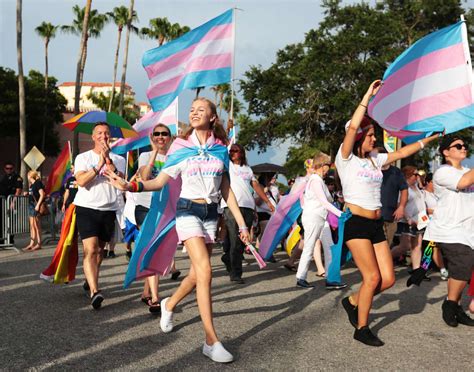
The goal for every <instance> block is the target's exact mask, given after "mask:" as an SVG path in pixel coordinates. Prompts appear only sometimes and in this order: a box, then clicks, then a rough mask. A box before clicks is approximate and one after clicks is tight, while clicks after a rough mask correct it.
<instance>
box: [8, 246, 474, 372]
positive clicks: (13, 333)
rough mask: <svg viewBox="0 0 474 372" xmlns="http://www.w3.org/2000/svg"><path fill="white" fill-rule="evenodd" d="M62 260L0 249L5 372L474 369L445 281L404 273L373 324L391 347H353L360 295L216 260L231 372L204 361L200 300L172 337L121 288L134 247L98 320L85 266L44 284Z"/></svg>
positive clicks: (354, 280) (135, 290)
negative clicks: (448, 311) (447, 313)
mask: <svg viewBox="0 0 474 372" xmlns="http://www.w3.org/2000/svg"><path fill="white" fill-rule="evenodd" d="M24 242H26V241H24ZM19 243H22V242H21V241H19ZM19 245H20V244H19ZM53 252H54V246H48V247H45V248H44V249H42V250H40V251H37V252H33V253H17V252H15V251H11V250H1V249H0V311H1V319H2V321H1V327H0V335H1V344H0V345H1V346H0V369H2V370H26V369H29V370H98V369H100V370H124V371H125V370H126V371H128V370H151V369H160V370H163V371H198V370H201V371H217V370H219V371H221V370H237V371H296V370H298V371H319V370H338V371H340V370H351V371H353V370H413V369H417V370H420V371H468V370H472V361H473V356H474V353H473V350H474V337H473V335H474V333H473V330H472V328H471V329H470V328H468V327H466V326H461V325H460V326H459V327H457V328H450V327H448V326H447V325H446V324H444V322H443V321H442V319H441V303H442V301H443V298H444V297H445V295H446V283H445V282H442V281H441V280H440V277H439V274H438V273H433V274H432V275H431V277H432V281H431V282H423V283H422V284H421V286H420V287H412V288H407V287H406V284H405V283H406V279H407V275H408V274H407V270H406V268H397V269H396V274H397V283H396V285H395V286H394V287H393V288H391V289H390V290H388V291H387V292H386V293H384V294H382V295H381V296H378V297H377V298H376V299H375V301H374V306H373V312H372V314H371V317H370V320H371V328H372V329H373V331H374V332H375V333H377V334H378V335H379V337H380V338H381V339H382V340H383V341H385V346H383V347H381V348H372V347H368V346H365V345H363V344H361V343H359V342H356V341H354V340H353V338H352V335H353V328H352V326H351V325H350V324H349V322H348V320H347V317H346V314H345V312H344V310H343V309H342V306H341V305H340V301H341V299H342V298H343V297H344V296H347V294H348V292H349V290H350V289H349V288H348V289H347V290H343V291H327V290H326V289H325V287H324V280H323V279H320V278H317V277H316V275H315V272H314V271H312V272H310V273H309V277H308V279H309V281H310V282H314V283H315V284H316V287H315V288H314V289H309V290H308V289H301V288H297V287H296V286H295V277H294V273H290V272H288V271H287V270H285V269H284V268H283V264H284V262H285V259H286V258H287V257H286V254H285V253H284V252H278V253H277V254H276V257H277V260H278V261H277V262H276V263H272V264H269V265H268V267H267V268H266V269H264V270H259V269H258V266H257V265H256V263H255V262H254V261H253V260H252V258H251V256H249V257H248V261H249V262H250V264H249V265H244V277H245V280H246V283H245V284H243V285H242V284H240V285H239V284H233V283H231V282H230V281H229V278H228V276H227V273H226V271H225V267H224V265H223V264H222V263H221V261H220V255H219V249H216V250H215V252H214V254H213V256H212V263H213V300H214V302H213V307H214V316H215V326H216V329H217V332H218V335H219V337H220V339H221V340H222V342H223V344H224V345H225V346H226V348H228V350H229V351H231V352H232V353H233V355H234V357H235V362H234V363H232V364H228V365H225V366H223V365H220V364H218V363H214V362H212V361H211V360H209V359H207V358H206V357H204V356H203V355H202V354H201V348H202V343H203V341H204V336H203V331H202V327H201V323H200V318H199V314H198V308H197V304H196V300H195V296H194V294H192V295H190V296H189V297H188V298H186V299H185V300H184V301H183V302H182V304H181V305H180V306H179V307H178V308H177V311H176V314H175V330H174V331H173V332H172V333H169V334H164V333H162V332H161V330H160V328H159V318H158V317H156V316H153V315H152V314H150V313H149V312H148V310H147V307H146V306H145V305H144V304H143V303H142V302H141V301H140V293H141V290H142V283H141V282H138V283H134V284H133V285H132V286H131V287H130V288H129V289H127V290H124V289H123V288H122V283H123V279H124V273H125V271H126V268H127V261H126V259H125V256H124V248H123V245H119V246H118V247H117V249H116V252H117V253H118V257H116V258H114V259H106V260H105V261H104V263H103V266H102V270H101V279H100V282H101V287H102V290H103V294H104V296H105V301H104V303H103V307H102V308H101V309H100V310H99V311H94V310H92V308H91V306H90V304H89V301H88V299H87V298H86V296H85V295H84V292H83V290H82V283H83V280H84V276H83V272H82V265H81V264H79V267H78V273H77V274H78V275H77V279H76V280H75V281H74V282H72V283H70V284H68V285H52V284H49V283H46V282H44V281H42V280H40V279H39V273H40V272H41V271H42V270H43V269H44V268H46V267H47V266H48V265H49V263H50V260H51V257H52V255H53ZM176 264H177V267H178V268H179V269H180V270H181V272H182V273H183V275H184V274H186V272H187V270H188V267H189V260H188V258H187V256H186V254H183V253H182V252H179V253H178V255H177V259H176ZM343 278H344V280H345V281H346V282H347V283H349V284H350V287H352V288H353V289H354V288H357V286H358V283H359V281H360V277H359V274H358V273H357V271H356V270H355V269H354V267H349V268H346V269H344V270H343ZM178 284H179V283H178V282H177V281H173V280H171V279H170V278H165V279H163V280H162V281H161V284H160V296H162V297H166V296H169V295H170V294H171V293H172V292H173V291H174V290H175V289H176V287H177V286H178ZM467 301H468V298H466V297H465V298H464V299H463V305H464V307H466V305H467Z"/></svg>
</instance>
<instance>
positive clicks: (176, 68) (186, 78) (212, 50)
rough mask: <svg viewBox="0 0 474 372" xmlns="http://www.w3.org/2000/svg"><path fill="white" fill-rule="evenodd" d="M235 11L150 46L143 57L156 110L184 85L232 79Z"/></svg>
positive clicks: (150, 97)
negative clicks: (167, 40)
mask: <svg viewBox="0 0 474 372" xmlns="http://www.w3.org/2000/svg"><path fill="white" fill-rule="evenodd" d="M233 19H234V14H233V9H229V10H228V11H226V12H225V13H222V14H221V15H219V16H218V17H216V18H214V19H211V20H210V21H208V22H207V23H204V24H203V25H201V26H199V27H197V28H195V29H193V30H191V31H189V32H188V33H186V34H184V35H183V36H181V37H179V38H177V39H175V40H172V41H170V42H169V43H166V44H165V45H163V46H161V47H158V48H154V49H151V50H148V51H147V52H145V54H144V55H143V58H142V64H143V67H144V68H145V71H146V73H147V74H148V78H149V79H150V87H149V88H148V90H147V96H148V99H149V100H150V104H151V106H152V108H153V111H155V112H156V111H160V110H164V109H165V108H166V107H168V105H170V104H171V102H173V100H174V99H175V98H176V97H178V95H179V93H180V92H182V91H183V90H184V89H195V88H198V87H206V86H213V85H219V84H223V83H227V82H229V81H230V80H231V71H232V67H233V50H234V27H233V26H234V22H233Z"/></svg>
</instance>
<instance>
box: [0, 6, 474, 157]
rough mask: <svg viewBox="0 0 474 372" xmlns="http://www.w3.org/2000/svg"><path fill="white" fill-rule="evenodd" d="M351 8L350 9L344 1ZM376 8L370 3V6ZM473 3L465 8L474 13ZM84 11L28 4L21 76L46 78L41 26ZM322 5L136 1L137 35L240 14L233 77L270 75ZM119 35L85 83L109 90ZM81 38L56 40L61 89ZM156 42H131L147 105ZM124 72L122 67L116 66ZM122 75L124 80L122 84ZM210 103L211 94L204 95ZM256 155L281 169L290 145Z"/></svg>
mask: <svg viewBox="0 0 474 372" xmlns="http://www.w3.org/2000/svg"><path fill="white" fill-rule="evenodd" d="M346 2H347V1H346ZM371 2H373V1H371ZM473 2H474V0H470V1H468V2H467V5H472V3H473ZM75 4H78V5H80V6H84V5H85V0H81V1H80V0H41V1H38V0H23V63H24V71H25V72H28V71H29V70H30V69H36V70H39V71H41V72H43V71H44V45H43V40H42V39H41V38H40V37H39V36H38V35H37V34H36V33H35V31H34V29H35V27H37V26H38V25H39V24H40V23H41V22H42V21H46V22H51V23H53V24H55V25H65V24H70V23H71V22H72V19H73V13H72V7H73V6H74V5H75ZM319 4H320V1H316V0H272V1H271V0H241V1H226V0H186V1H183V0H153V1H152V0H135V10H136V11H137V13H138V17H139V23H138V26H139V27H144V26H147V25H148V21H149V19H151V18H156V17H167V18H168V19H169V20H170V21H171V22H173V23H174V22H178V23H180V24H182V25H187V26H189V27H191V28H194V27H196V26H198V25H200V24H202V23H204V22H206V21H207V20H209V19H211V18H213V17H215V16H217V15H219V14H221V13H223V12H224V11H226V10H227V9H229V8H232V7H237V8H241V9H243V11H239V12H237V23H236V57H235V66H236V68H235V77H236V78H237V79H239V78H242V77H243V73H244V72H245V71H246V70H248V68H249V66H251V65H262V66H263V67H268V66H269V65H270V64H271V63H272V62H273V61H274V60H275V54H276V52H277V51H278V50H279V49H282V48H284V47H285V46H286V45H287V44H290V43H295V42H299V41H301V40H303V38H304V34H305V33H306V32H307V31H309V30H310V29H312V28H315V27H317V25H318V23H319V22H320V21H321V20H322V18H323V14H322V9H321V7H320V5H319ZM120 5H125V6H127V7H128V5H129V1H128V0H93V1H92V6H93V8H95V9H98V10H99V11H100V12H102V13H103V12H107V11H111V10H112V8H113V7H115V6H120ZM15 12H16V1H15V0H0V66H4V67H9V68H12V69H14V70H16V69H17V62H16V35H15V16H16V13H15ZM116 37H117V30H116V27H115V25H113V24H109V25H107V26H106V28H105V29H104V31H103V33H102V36H101V37H100V38H99V39H91V40H89V48H88V59H87V64H86V69H85V74H84V81H95V82H111V81H112V72H113V61H114V53H115V46H116ZM79 43H80V38H79V37H77V36H73V35H65V34H61V33H60V34H58V36H57V37H56V38H55V39H53V40H52V41H51V43H50V46H49V73H50V75H53V76H55V77H56V78H57V79H58V80H59V82H64V81H74V80H75V73H76V60H77V53H78V48H79ZM156 45H157V44H156V42H155V41H152V40H143V39H139V38H138V37H137V36H135V35H132V37H131V42H130V50H129V60H128V66H129V67H128V70H127V83H128V84H130V85H131V86H132V87H133V89H134V91H135V93H136V98H137V100H139V101H146V96H145V90H146V88H147V86H148V79H147V76H146V74H145V71H144V70H143V68H142V66H141V56H142V54H143V53H144V52H145V51H146V50H148V49H151V48H153V47H156ZM119 66H121V62H119ZM120 74H121V71H120V68H119V79H120ZM203 94H204V95H208V96H209V97H211V98H213V94H212V93H211V92H204V93H203ZM193 96H194V93H191V92H185V93H183V94H182V95H181V96H180V113H179V118H180V120H181V121H185V122H187V111H188V107H189V105H190V102H191V99H192V97H193ZM276 147H277V148H276V149H275V150H268V151H267V152H266V153H264V154H260V155H257V153H256V152H255V151H252V152H251V154H250V156H249V159H250V162H251V163H252V164H256V163H260V162H266V161H271V162H275V163H277V164H282V163H284V161H285V157H286V149H287V148H288V144H287V143H285V144H282V145H278V146H276Z"/></svg>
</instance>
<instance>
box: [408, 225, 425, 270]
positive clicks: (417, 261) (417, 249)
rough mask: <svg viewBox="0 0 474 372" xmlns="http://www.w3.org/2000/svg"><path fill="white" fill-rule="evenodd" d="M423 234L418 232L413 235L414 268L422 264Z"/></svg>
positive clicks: (412, 257)
mask: <svg viewBox="0 0 474 372" xmlns="http://www.w3.org/2000/svg"><path fill="white" fill-rule="evenodd" d="M422 239H423V236H422V235H421V234H417V235H416V236H414V237H411V238H410V240H411V268H412V269H413V270H416V269H418V268H419V267H420V266H421V255H422V253H421V242H422Z"/></svg>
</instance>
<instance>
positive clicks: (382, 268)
mask: <svg viewBox="0 0 474 372" xmlns="http://www.w3.org/2000/svg"><path fill="white" fill-rule="evenodd" d="M346 244H347V246H348V247H349V249H350V251H351V253H352V256H353V257H354V261H355V263H356V265H357V268H358V269H359V270H360V272H361V274H362V285H361V287H360V289H359V292H357V293H355V294H354V295H352V296H350V301H351V303H352V304H353V305H357V306H358V316H359V319H358V325H359V328H360V327H363V326H366V325H367V324H368V317H369V311H370V308H371V307H372V299H373V297H374V295H375V294H376V293H380V292H382V291H384V290H385V289H387V288H390V287H391V286H392V285H393V284H394V282H395V274H394V271H393V261H392V255H391V253H390V248H389V246H388V244H387V242H386V241H384V242H381V243H377V244H375V245H372V243H371V242H370V241H369V240H367V239H352V240H349V241H348V242H347V243H346Z"/></svg>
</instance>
